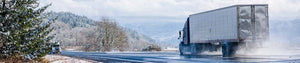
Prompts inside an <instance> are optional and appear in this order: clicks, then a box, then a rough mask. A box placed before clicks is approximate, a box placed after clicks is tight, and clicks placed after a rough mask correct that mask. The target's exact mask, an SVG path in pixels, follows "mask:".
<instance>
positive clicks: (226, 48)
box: [222, 42, 238, 57]
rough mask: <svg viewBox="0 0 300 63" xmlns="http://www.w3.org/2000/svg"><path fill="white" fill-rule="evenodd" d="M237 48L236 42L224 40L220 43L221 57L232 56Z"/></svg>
mask: <svg viewBox="0 0 300 63" xmlns="http://www.w3.org/2000/svg"><path fill="white" fill-rule="evenodd" d="M237 49H238V42H224V43H223V44H222V54H223V57H232V56H234V55H235V53H236V51H237Z"/></svg>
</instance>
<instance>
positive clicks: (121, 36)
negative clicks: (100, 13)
mask: <svg viewBox="0 0 300 63" xmlns="http://www.w3.org/2000/svg"><path fill="white" fill-rule="evenodd" d="M96 31H97V32H98V33H97V34H98V35H97V38H96V39H97V41H99V42H100V43H98V44H100V45H101V47H100V48H101V49H100V51H111V50H112V49H117V50H120V51H123V50H124V49H125V48H127V47H128V43H127V41H126V38H127V36H126V34H125V32H124V30H123V29H122V28H121V27H120V26H118V25H117V23H116V22H113V21H112V20H110V19H107V18H102V21H100V22H97V30H96Z"/></svg>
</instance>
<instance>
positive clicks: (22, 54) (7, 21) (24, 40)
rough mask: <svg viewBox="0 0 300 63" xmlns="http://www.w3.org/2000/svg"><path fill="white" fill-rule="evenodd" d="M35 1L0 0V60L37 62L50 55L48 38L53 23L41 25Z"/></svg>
mask: <svg viewBox="0 0 300 63" xmlns="http://www.w3.org/2000/svg"><path fill="white" fill-rule="evenodd" d="M38 6H39V2H38V0H2V1H1V5H0V9H1V11H0V20H1V21H0V22H1V23H0V52H1V54H0V59H1V58H9V57H17V58H26V59H29V60H31V59H39V58H41V57H43V56H45V55H46V54H47V53H49V52H50V51H51V46H50V44H48V43H49V42H50V40H51V39H52V38H53V36H49V35H48V34H49V33H50V32H51V31H52V30H53V28H49V27H50V24H51V23H52V22H53V20H54V19H53V20H50V21H45V20H44V19H45V18H47V15H43V12H44V11H45V10H46V8H47V7H49V6H50V5H47V6H44V7H41V8H38Z"/></svg>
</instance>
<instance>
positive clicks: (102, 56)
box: [62, 51, 300, 63]
mask: <svg viewBox="0 0 300 63" xmlns="http://www.w3.org/2000/svg"><path fill="white" fill-rule="evenodd" d="M62 55H66V56H71V57H77V58H84V59H91V60H95V61H99V62H104V63H119V62H122V63H124V62H125V63H127V62H128V63H241V62H242V63H244V62H250V63H257V62H258V63H300V55H272V56H270V55H256V56H242V55H237V56H236V57H222V55H218V54H216V55H199V56H181V55H179V53H177V52H127V53H124V52H122V53H114V52H112V53H101V52H73V51H63V52H62Z"/></svg>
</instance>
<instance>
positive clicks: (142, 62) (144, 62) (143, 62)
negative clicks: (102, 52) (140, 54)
mask: <svg viewBox="0 0 300 63" xmlns="http://www.w3.org/2000/svg"><path fill="white" fill-rule="evenodd" d="M93 57H95V58H97V56H93ZM100 58H105V59H113V60H121V61H129V62H141V63H152V62H146V61H138V60H130V59H121V58H112V57H103V56H100Z"/></svg>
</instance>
